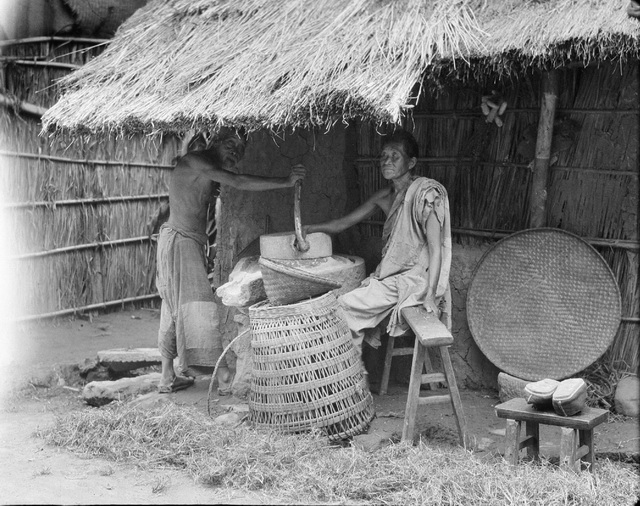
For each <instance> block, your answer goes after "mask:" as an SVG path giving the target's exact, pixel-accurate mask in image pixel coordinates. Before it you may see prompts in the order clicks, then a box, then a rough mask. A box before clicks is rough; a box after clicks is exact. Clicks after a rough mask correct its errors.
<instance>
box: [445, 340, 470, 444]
mask: <svg viewBox="0 0 640 506" xmlns="http://www.w3.org/2000/svg"><path fill="white" fill-rule="evenodd" d="M439 350H440V358H441V359H442V366H443V367H444V374H445V376H446V378H447V384H448V385H449V395H450V397H451V407H452V408H453V413H454V415H455V417H456V425H457V426H458V434H459V435H460V445H461V446H466V445H467V421H466V418H465V416H464V410H463V409H462V401H461V400H460V392H459V391H458V383H457V382H456V376H455V373H454V371H453V364H451V357H450V356H449V350H448V349H447V347H446V346H440V348H439Z"/></svg>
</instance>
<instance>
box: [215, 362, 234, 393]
mask: <svg viewBox="0 0 640 506" xmlns="http://www.w3.org/2000/svg"><path fill="white" fill-rule="evenodd" d="M216 379H217V380H218V394H219V395H229V394H230V393H231V383H233V375H232V374H231V371H230V370H229V368H228V367H219V368H218V371H217V372H216Z"/></svg>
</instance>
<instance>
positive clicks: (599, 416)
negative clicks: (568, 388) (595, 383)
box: [494, 398, 609, 430]
mask: <svg viewBox="0 0 640 506" xmlns="http://www.w3.org/2000/svg"><path fill="white" fill-rule="evenodd" d="M494 409H495V410H496V415H497V416H498V417H499V418H507V419H512V420H524V421H526V422H535V423H544V424H546V425H557V426H560V427H571V428H573V429H579V430H588V429H592V428H593V427H595V426H597V425H599V424H601V423H602V422H604V421H606V419H607V417H608V415H609V412H608V411H607V410H604V409H598V408H590V407H589V406H585V407H584V408H583V410H582V411H581V412H580V413H578V414H577V415H573V416H560V415H557V414H556V413H555V412H554V411H538V410H537V409H536V408H534V407H533V406H532V405H531V404H527V401H525V400H524V399H522V398H515V399H510V400H508V401H507V402H504V403H502V404H498V405H497V406H495V408H494Z"/></svg>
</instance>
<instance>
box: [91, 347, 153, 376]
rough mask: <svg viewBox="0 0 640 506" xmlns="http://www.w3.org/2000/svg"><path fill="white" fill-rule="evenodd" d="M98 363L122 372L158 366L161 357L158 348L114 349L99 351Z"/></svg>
mask: <svg viewBox="0 0 640 506" xmlns="http://www.w3.org/2000/svg"><path fill="white" fill-rule="evenodd" d="M98 362H100V364H102V365H105V366H107V367H109V368H110V369H111V370H113V371H116V372H122V371H132V370H134V369H140V368H142V367H150V366H153V365H160V364H161V363H162V356H161V355H160V350H158V348H115V349H112V350H103V351H99V352H98Z"/></svg>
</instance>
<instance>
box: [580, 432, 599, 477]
mask: <svg viewBox="0 0 640 506" xmlns="http://www.w3.org/2000/svg"><path fill="white" fill-rule="evenodd" d="M578 438H579V444H580V445H581V447H586V448H587V449H588V452H587V453H585V454H584V455H583V456H582V457H580V460H582V464H584V465H585V466H588V467H589V471H590V472H592V473H594V472H595V466H596V463H595V459H594V458H593V431H592V430H580V431H578Z"/></svg>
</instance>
